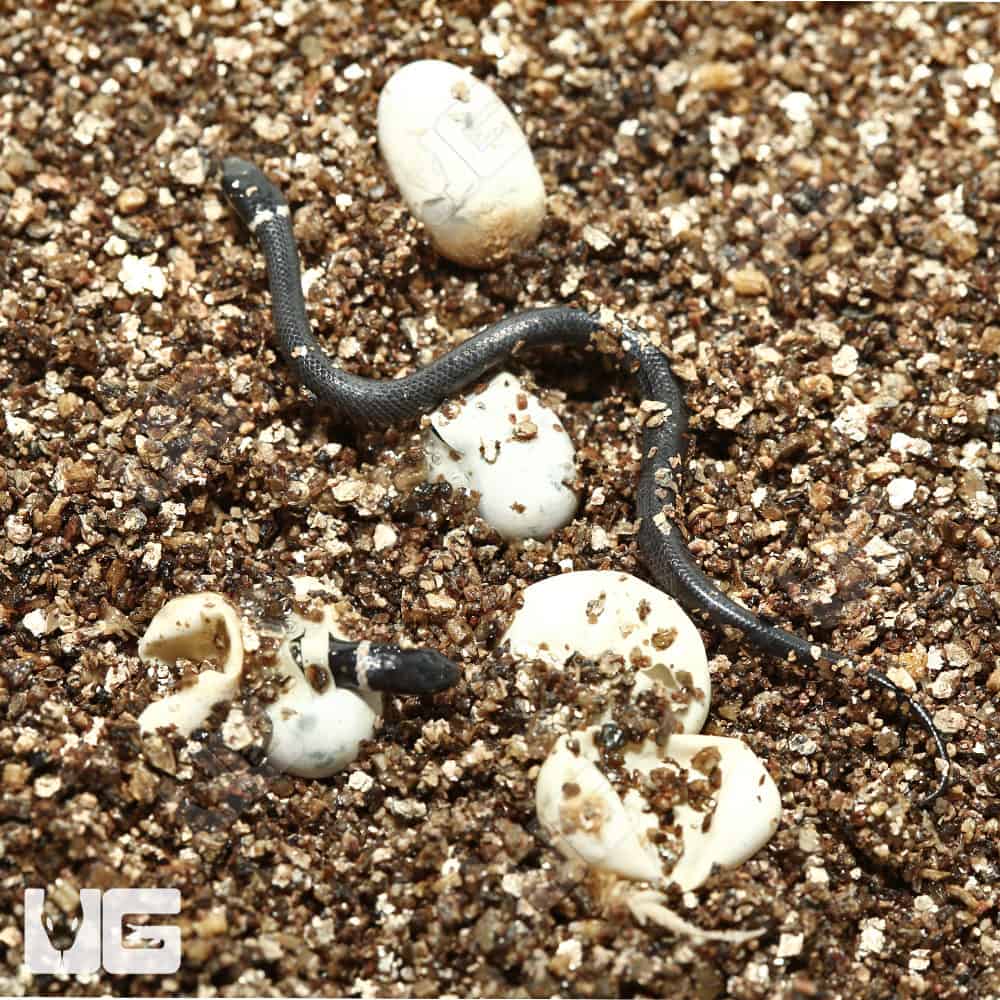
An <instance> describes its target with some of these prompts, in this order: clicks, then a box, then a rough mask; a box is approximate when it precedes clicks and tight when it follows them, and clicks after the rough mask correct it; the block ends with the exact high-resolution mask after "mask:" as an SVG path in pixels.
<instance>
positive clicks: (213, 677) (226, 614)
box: [139, 592, 243, 736]
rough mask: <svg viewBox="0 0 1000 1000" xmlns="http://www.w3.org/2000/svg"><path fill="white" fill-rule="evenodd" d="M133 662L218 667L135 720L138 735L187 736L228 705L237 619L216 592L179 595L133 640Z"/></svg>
mask: <svg viewBox="0 0 1000 1000" xmlns="http://www.w3.org/2000/svg"><path fill="white" fill-rule="evenodd" d="M139 659H140V660H141V661H142V662H143V663H145V664H149V665H154V666H157V667H161V668H166V669H168V670H171V671H173V670H175V669H176V667H177V661H178V660H182V659H183V660H190V661H192V662H195V663H203V662H205V661H212V662H214V663H215V664H217V667H218V669H213V670H202V672H201V673H200V674H198V676H197V678H196V679H195V680H194V682H193V683H192V684H189V685H187V686H186V687H183V688H181V689H180V690H178V691H175V692H173V693H172V694H169V695H167V696H165V697H163V698H160V699H159V700H158V701H154V702H152V703H151V704H150V705H148V706H147V707H146V709H145V710H144V711H143V712H142V714H141V715H140V716H139V729H140V731H141V732H142V733H150V732H153V731H155V730H157V729H159V728H161V727H162V726H169V725H173V726H176V727H177V730H178V731H179V732H180V733H182V734H183V735H184V736H190V735H191V733H192V732H194V730H195V729H197V728H198V727H199V726H200V725H202V723H204V721H205V720H206V719H207V718H208V716H209V715H210V714H211V711H212V708H213V707H214V706H215V705H217V704H218V703H219V702H222V701H229V700H231V699H232V698H233V697H234V696H235V695H236V692H237V690H238V689H239V685H240V678H241V675H242V672H243V638H242V635H241V628H240V616H239V614H238V612H237V611H236V609H235V608H234V607H233V606H232V605H231V604H230V603H229V601H228V600H226V598H225V597H223V595H222V594H215V593H212V592H205V593H201V594H185V595H184V596H183V597H175V598H174V599H173V600H172V601H168V602H167V603H166V604H164V605H163V607H162V608H160V610H159V611H158V612H157V613H156V615H155V616H154V618H153V620H152V621H151V622H150V623H149V627H148V628H147V629H146V632H145V634H144V635H143V637H142V639H140V640H139Z"/></svg>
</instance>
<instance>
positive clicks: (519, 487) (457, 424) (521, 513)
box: [424, 372, 577, 539]
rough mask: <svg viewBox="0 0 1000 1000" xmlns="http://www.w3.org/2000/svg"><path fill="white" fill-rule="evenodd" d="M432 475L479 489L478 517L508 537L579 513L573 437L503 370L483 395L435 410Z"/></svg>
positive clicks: (545, 531)
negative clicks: (573, 483) (573, 489)
mask: <svg viewBox="0 0 1000 1000" xmlns="http://www.w3.org/2000/svg"><path fill="white" fill-rule="evenodd" d="M430 420H431V427H432V428H433V430H428V431H427V432H426V434H425V436H424V450H425V454H426V456H427V465H428V468H429V471H430V478H431V479H432V480H435V479H439V478H441V479H445V480H446V481H447V482H449V483H451V485H452V486H454V487H456V488H457V489H466V490H471V491H475V492H477V493H478V494H479V498H480V499H479V514H480V516H481V517H482V518H483V520H484V521H486V522H487V523H489V524H490V525H492V526H493V527H494V528H495V529H496V530H497V532H499V534H501V535H503V537H504V538H510V539H515V538H545V537H546V536H548V535H550V534H551V533H552V532H553V531H555V530H556V529H558V528H561V527H562V526H563V525H564V524H567V523H568V522H569V521H570V520H572V518H573V514H574V513H575V512H576V504H577V499H576V494H575V493H574V492H573V491H572V490H571V489H570V487H569V486H568V485H567V484H568V483H572V482H573V480H574V478H575V477H576V453H575V451H574V449H573V442H572V441H571V440H570V437H569V435H568V434H567V433H566V430H565V428H564V427H563V425H562V423H561V422H560V420H559V417H558V416H556V414H555V413H553V412H552V410H550V409H548V407H545V406H543V405H542V404H541V402H540V401H539V400H538V398H537V397H536V396H534V395H533V394H532V393H530V392H526V391H525V390H524V389H522V388H521V383H520V382H519V381H518V380H517V378H515V377H514V376H513V375H510V374H508V373H506V372H503V373H501V374H499V375H497V376H496V377H494V378H493V380H492V381H491V382H490V383H489V384H488V385H487V386H486V388H485V389H484V390H483V391H482V392H478V393H475V394H471V395H468V396H465V397H462V398H461V399H459V400H451V401H449V402H448V403H446V404H445V405H444V406H442V407H441V408H439V409H438V410H435V411H434V413H432V414H431V418H430Z"/></svg>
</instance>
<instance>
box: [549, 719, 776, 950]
mask: <svg viewBox="0 0 1000 1000" xmlns="http://www.w3.org/2000/svg"><path fill="white" fill-rule="evenodd" d="M600 729H601V727H600V726H592V727H590V728H589V729H586V730H578V731H576V732H573V733H570V734H568V735H564V736H562V737H561V738H560V739H559V740H558V741H557V743H556V745H555V746H554V747H553V749H552V752H551V753H550V754H549V756H548V758H547V759H546V761H545V763H544V764H543V765H542V768H541V770H540V771H539V774H538V784H537V787H536V792H535V808H536V811H537V815H538V820H539V823H540V824H541V826H542V829H543V830H544V831H545V833H546V836H547V837H548V839H549V841H550V842H551V843H552V845H553V846H554V847H556V848H557V850H559V852H560V853H561V854H563V855H564V856H565V857H567V858H570V859H574V860H579V861H583V862H584V863H586V864H588V865H591V866H593V867H594V868H596V869H598V870H600V871H603V872H606V873H609V874H612V875H617V876H619V877H620V878H623V879H631V880H635V881H640V882H648V883H650V884H651V886H652V887H653V888H651V889H646V890H624V891H623V890H618V891H617V894H618V895H620V896H622V897H623V899H624V901H625V902H626V903H627V905H628V906H629V907H630V909H631V910H632V912H633V914H634V915H635V917H636V919H637V920H639V921H640V923H642V922H645V921H647V920H651V921H653V922H655V923H658V924H660V925H662V926H664V927H667V928H668V929H670V930H673V931H675V932H677V933H682V934H687V935H689V936H692V937H696V938H701V939H703V940H710V939H714V940H728V941H745V940H748V939H749V938H751V937H755V936H757V935H758V934H759V933H761V932H760V931H703V930H701V929H700V928H698V927H696V926H694V925H693V924H690V923H689V922H687V921H685V920H684V919H683V918H681V917H679V916H678V915H677V914H676V913H674V912H673V911H672V910H670V909H669V908H668V907H667V906H666V905H665V904H666V897H665V896H664V895H663V893H662V892H661V891H660V890H661V889H662V888H663V887H665V886H667V885H669V884H670V883H676V884H677V885H679V886H680V888H681V889H683V890H685V891H686V890H689V889H695V888H697V887H698V886H700V885H701V884H702V883H703V882H704V881H705V880H706V879H707V878H708V876H709V875H710V874H711V873H712V871H713V869H714V868H716V867H720V868H726V867H733V866H735V865H738V864H741V863H742V862H744V861H746V860H747V859H748V858H750V857H752V856H753V855H754V854H755V853H756V852H757V851H759V850H760V849H761V848H762V847H763V846H764V845H765V844H766V843H767V841H768V840H769V839H770V838H771V836H772V835H773V833H774V831H775V830H776V829H777V827H778V824H779V822H780V820H781V799H780V796H779V795H778V790H777V788H776V787H775V785H774V782H773V781H772V780H771V777H770V775H769V774H768V773H767V770H766V768H765V767H764V766H763V764H762V763H761V761H760V760H759V759H758V758H757V757H756V756H755V755H754V753H753V752H752V751H751V750H749V749H748V748H747V747H746V746H745V745H744V744H743V743H742V742H741V741H740V740H734V739H729V738H726V737H716V736H690V735H675V736H672V737H671V738H670V740H669V741H668V743H667V746H666V747H665V748H659V747H657V746H656V745H655V744H654V743H653V742H652V741H649V740H647V741H644V742H643V743H642V744H641V745H639V746H638V747H634V746H633V747H631V748H630V749H626V750H625V752H624V755H623V756H624V764H625V774H627V775H628V776H629V777H628V781H629V783H630V784H632V787H629V788H627V790H626V791H625V794H624V795H619V793H618V791H617V790H616V789H615V787H614V786H612V784H611V782H610V781H609V780H608V778H607V776H606V775H605V774H604V773H603V771H602V770H601V765H600V751H599V748H598V746H597V744H596V740H595V737H596V736H597V734H598V733H599V732H600ZM716 768H717V769H718V775H717V776H715V777H716V778H717V781H710V782H707V787H708V788H711V789H713V791H712V792H711V793H710V797H709V799H708V801H707V802H706V806H707V808H704V809H696V808H694V807H693V806H692V805H690V804H689V802H688V801H686V800H685V798H684V796H681V797H680V798H679V800H678V801H675V802H674V803H673V805H672V806H671V807H670V811H669V814H668V815H667V816H666V817H660V816H659V815H657V814H656V812H654V810H653V808H652V807H651V806H650V803H649V801H648V800H647V799H646V797H645V796H644V794H643V793H642V792H641V791H640V790H639V788H640V787H642V782H641V778H640V776H642V775H646V776H649V775H652V774H653V772H658V773H659V774H660V775H661V776H664V777H666V778H667V779H668V780H672V779H673V776H672V775H671V772H674V775H676V777H677V779H678V780H683V781H685V782H686V784H687V789H688V794H690V793H691V790H692V789H693V788H694V787H695V786H697V785H698V784H704V783H705V782H704V779H706V778H707V777H708V775H709V774H712V772H713V771H715V769H716ZM681 769H683V770H681ZM665 772H666V773H665ZM685 772H686V773H685ZM706 772H707V773H706ZM650 780H655V779H653V778H651V779H650ZM633 783H634V784H633ZM636 785H638V787H636ZM703 791H704V788H703ZM712 799H714V808H712V805H713V802H712V801H711V800H712ZM661 818H665V819H666V821H667V823H666V827H665V828H664V827H663V826H661Z"/></svg>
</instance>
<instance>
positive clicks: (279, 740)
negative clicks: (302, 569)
mask: <svg viewBox="0 0 1000 1000" xmlns="http://www.w3.org/2000/svg"><path fill="white" fill-rule="evenodd" d="M293 582H294V585H295V592H296V596H297V597H300V598H305V597H308V596H310V595H312V594H315V593H317V592H320V593H323V592H324V589H323V586H322V584H320V583H319V582H318V581H316V580H313V579H311V578H308V577H299V578H297V579H295V580H294V581H293ZM331 601H332V598H331ZM331 636H332V637H333V638H334V639H343V640H346V639H347V636H345V635H344V634H343V632H342V630H341V626H340V622H339V616H338V614H337V609H336V605H335V604H333V603H326V604H324V605H323V607H322V612H321V615H320V616H319V618H318V619H317V620H313V619H309V618H305V617H303V616H302V615H299V614H296V613H294V612H293V613H291V614H290V615H289V616H288V620H287V622H286V630H285V638H284V640H283V642H282V644H281V646H280V648H279V650H278V658H277V667H278V669H279V671H280V672H281V673H282V674H284V676H285V677H287V678H288V680H287V682H286V686H285V688H284V689H283V691H282V693H281V694H280V695H279V696H278V698H277V700H275V701H274V702H273V703H272V704H270V705H268V706H267V714H268V717H269V718H270V720H271V728H272V735H271V742H270V745H269V747H268V751H267V759H268V761H269V762H270V763H271V764H272V765H273V766H274V767H276V768H278V769H279V770H281V771H287V772H288V773H289V774H297V775H299V776H301V777H303V778H325V777H327V776H328V775H331V774H336V772H338V771H341V770H343V769H344V768H345V767H346V766H347V765H348V764H350V763H351V762H352V761H354V760H355V759H356V758H357V756H358V753H359V751H360V748H361V741H362V740H369V739H371V738H372V737H373V736H374V734H375V727H376V725H377V722H378V719H379V716H380V715H381V713H382V697H381V695H379V694H377V693H375V692H371V691H358V690H355V689H353V688H342V687H340V688H339V687H337V686H336V684H334V682H333V678H332V676H331V674H330V668H329V643H330V637H331Z"/></svg>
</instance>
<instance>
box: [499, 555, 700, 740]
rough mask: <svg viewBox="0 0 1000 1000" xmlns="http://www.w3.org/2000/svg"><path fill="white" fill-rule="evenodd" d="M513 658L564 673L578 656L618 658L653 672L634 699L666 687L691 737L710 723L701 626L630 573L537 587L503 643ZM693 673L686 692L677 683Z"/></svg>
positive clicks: (595, 573) (575, 576) (571, 576)
mask: <svg viewBox="0 0 1000 1000" xmlns="http://www.w3.org/2000/svg"><path fill="white" fill-rule="evenodd" d="M501 641H506V642H508V643H509V644H510V651H511V653H512V654H513V655H514V656H517V657H521V658H523V659H542V660H546V661H547V662H549V663H551V664H552V665H553V666H556V667H561V666H562V665H563V664H564V663H565V662H566V660H567V659H569V657H571V656H572V655H573V654H574V653H579V654H581V655H582V656H585V657H587V658H589V659H592V660H597V659H599V658H600V657H601V656H602V655H603V654H605V653H608V652H610V653H614V654H617V655H618V656H620V657H621V658H622V659H623V660H624V661H625V662H630V661H631V660H632V659H633V657H634V656H636V655H637V656H639V657H641V658H643V660H645V661H648V663H649V666H647V667H644V668H643V669H641V670H639V671H638V672H637V675H636V683H635V687H634V688H633V693H634V694H639V692H641V691H643V690H644V689H646V688H649V687H652V686H654V685H658V686H660V687H661V688H662V689H663V690H664V691H665V692H666V693H667V694H669V695H673V696H674V697H675V698H676V702H675V707H674V714H675V715H676V717H677V719H678V720H679V721H680V723H681V725H682V727H683V729H684V732H686V733H697V732H699V731H700V730H701V727H702V725H704V722H705V718H706V717H707V715H708V709H709V705H710V702H711V697H712V681H711V677H710V676H709V673H708V658H707V657H706V656H705V646H704V643H703V642H702V641H701V635H700V634H699V633H698V630H697V629H696V628H695V626H694V623H693V622H692V621H691V619H690V618H688V616H687V614H686V613H685V612H684V609H683V608H681V606H680V605H679V604H678V603H677V602H676V601H675V600H674V599H673V598H672V597H670V596H669V595H668V594H665V593H664V592H663V591H662V590H658V589H657V588H656V587H653V586H650V585H649V584H648V583H644V582H643V581H642V580H640V579H638V577H634V576H630V575H629V574H628V573H617V572H613V571H610V570H585V571H582V572H577V573H564V574H562V575H561V576H552V577H549V578H548V579H547V580H541V581H539V582H538V583H533V584H532V585H531V586H530V587H528V588H527V589H526V590H525V591H524V594H523V603H522V605H521V607H520V608H519V609H518V611H517V612H515V614H514V618H513V620H512V621H511V623H510V627H509V628H508V629H507V632H506V633H505V635H504V637H503V640H501ZM684 673H686V674H687V675H689V677H690V680H689V682H688V685H687V688H685V685H683V684H682V683H681V681H680V680H678V675H679V674H681V675H683V674H684Z"/></svg>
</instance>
